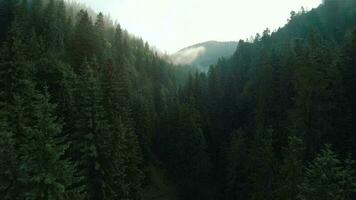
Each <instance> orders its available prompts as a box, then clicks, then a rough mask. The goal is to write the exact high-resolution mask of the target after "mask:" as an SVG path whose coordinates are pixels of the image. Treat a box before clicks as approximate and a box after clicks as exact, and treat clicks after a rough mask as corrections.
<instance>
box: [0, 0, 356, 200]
mask: <svg viewBox="0 0 356 200" xmlns="http://www.w3.org/2000/svg"><path fill="white" fill-rule="evenodd" d="M93 16H94V14H93V12H92V11H87V10H86V9H84V7H83V6H81V5H79V4H75V3H66V2H64V1H62V0H0V45H1V49H0V197H1V199H8V200H10V199H11V200H13V199H19V200H20V199H21V200H22V199H26V200H38V199H48V200H50V199H51V200H72V199H78V200H80V199H83V200H84V199H93V200H102V199H103V200H104V199H105V200H106V199H108V200H111V199H112V200H114V199H115V200H117V199H119V200H139V199H145V200H146V199H147V200H149V199H162V200H163V199H172V200H173V199H183V200H200V199H201V200H209V199H211V200H235V199H243V200H244V199H246V200H249V199H251V200H293V199H295V200H297V199H298V200H319V199H320V200H352V199H356V196H355V195H356V174H355V172H356V171H355V169H356V168H355V163H354V161H353V160H356V135H355V133H356V127H355V124H356V105H355V102H356V98H355V94H356V83H355V76H356V72H355V68H356V1H355V0H337V1H336V0H325V1H324V2H323V4H322V5H320V6H319V7H318V8H317V9H313V10H311V11H305V10H303V9H302V10H301V11H299V12H292V13H291V17H290V19H289V20H288V24H287V25H286V26H285V27H283V28H281V29H279V30H277V31H275V32H272V33H271V32H270V31H269V30H266V31H264V33H263V35H256V37H255V39H254V41H240V42H239V43H238V45H237V50H236V51H235V53H234V54H233V55H232V57H231V58H228V59H220V60H219V61H218V63H216V64H214V65H213V66H211V67H210V70H209V71H208V72H207V73H198V72H197V73H191V74H188V72H187V71H186V70H184V69H182V68H181V67H177V66H174V65H172V64H170V63H168V62H166V61H165V60H164V59H161V58H160V57H159V56H158V55H157V53H155V52H154V51H152V50H151V49H150V47H149V45H148V44H147V43H144V42H143V40H142V39H138V38H135V37H133V36H131V35H130V34H129V33H128V32H127V31H126V30H123V29H122V28H121V27H120V25H119V24H114V23H112V22H111V20H110V19H109V18H107V17H104V16H103V14H101V13H99V14H97V15H96V16H94V17H93Z"/></svg>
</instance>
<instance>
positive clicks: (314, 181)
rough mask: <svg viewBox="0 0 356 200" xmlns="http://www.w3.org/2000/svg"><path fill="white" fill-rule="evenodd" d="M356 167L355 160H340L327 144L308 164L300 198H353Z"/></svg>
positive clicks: (301, 185) (326, 199) (345, 199)
mask: <svg viewBox="0 0 356 200" xmlns="http://www.w3.org/2000/svg"><path fill="white" fill-rule="evenodd" d="M354 169H355V168H354V162H352V161H350V160H346V161H341V160H339V158H338V156H337V155H336V154H335V153H334V152H333V151H332V150H331V149H330V146H329V145H326V146H325V148H324V149H323V150H322V151H321V153H320V154H318V156H317V157H316V158H315V159H314V160H313V162H312V163H310V164H309V165H308V167H307V169H306V172H305V177H304V181H303V182H302V183H301V184H300V188H299V189H300V194H299V196H298V199H301V200H302V199H303V200H304V199H316V200H318V199H323V200H329V199H330V200H331V199H336V200H338V199H340V200H341V199H342V200H348V199H353V197H354V196H352V195H353V194H354V193H355V191H356V185H355V170H354Z"/></svg>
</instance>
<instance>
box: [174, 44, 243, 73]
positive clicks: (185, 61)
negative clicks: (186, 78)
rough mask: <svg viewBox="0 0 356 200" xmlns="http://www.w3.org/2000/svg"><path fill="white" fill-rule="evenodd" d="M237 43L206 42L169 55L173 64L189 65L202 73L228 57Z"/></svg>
mask: <svg viewBox="0 0 356 200" xmlns="http://www.w3.org/2000/svg"><path fill="white" fill-rule="evenodd" d="M236 46H237V42H234V41H229V42H218V41H208V42H203V43H199V44H195V45H192V46H189V47H186V48H184V49H181V50H179V51H178V52H177V53H174V54H173V55H171V60H172V62H173V63H174V64H180V65H191V66H193V67H196V68H198V69H201V70H203V71H206V70H208V68H209V66H210V65H212V64H215V63H216V62H217V61H218V59H219V58H221V57H226V58H227V57H230V56H231V55H232V54H233V53H234V51H235V50H236Z"/></svg>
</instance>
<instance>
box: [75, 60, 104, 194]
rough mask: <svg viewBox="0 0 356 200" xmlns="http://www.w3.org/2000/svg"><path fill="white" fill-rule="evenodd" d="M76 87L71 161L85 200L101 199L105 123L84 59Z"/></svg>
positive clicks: (93, 76) (97, 91)
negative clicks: (80, 179) (72, 156)
mask: <svg viewBox="0 0 356 200" xmlns="http://www.w3.org/2000/svg"><path fill="white" fill-rule="evenodd" d="M83 70H84V71H83V72H82V74H81V75H80V76H79V81H78V85H77V87H76V91H75V94H76V97H75V100H76V102H75V107H76V118H75V120H76V127H75V130H76V133H74V134H73V147H74V148H75V149H74V158H73V159H74V160H75V161H76V162H77V172H78V175H79V176H81V177H82V179H83V180H82V185H83V187H84V190H85V194H84V195H85V198H86V199H104V198H105V196H104V195H105V194H104V189H103V188H104V187H105V180H104V168H105V165H104V162H107V161H108V159H109V158H108V155H107V153H108V151H107V149H105V148H107V144H108V143H110V136H109V135H108V134H109V131H108V124H107V121H106V120H105V115H104V110H103V107H102V98H103V97H102V93H101V91H100V84H99V80H98V77H97V76H96V74H95V72H94V70H93V69H92V67H91V66H90V65H89V64H88V63H87V62H85V63H84V66H83Z"/></svg>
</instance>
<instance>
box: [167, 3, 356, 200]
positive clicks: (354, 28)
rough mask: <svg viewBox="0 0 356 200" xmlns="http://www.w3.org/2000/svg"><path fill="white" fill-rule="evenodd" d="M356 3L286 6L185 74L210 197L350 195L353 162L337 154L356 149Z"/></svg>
mask: <svg viewBox="0 0 356 200" xmlns="http://www.w3.org/2000/svg"><path fill="white" fill-rule="evenodd" d="M355 8H356V2H355V1H353V0H340V1H334V0H329V1H325V2H324V3H323V4H322V5H321V6H320V7H318V8H317V9H313V10H311V11H309V12H306V11H305V10H304V9H302V10H301V11H300V12H298V13H296V12H292V13H291V18H290V19H289V20H288V24H287V25H286V26H285V27H283V28H281V29H279V30H277V31H275V32H273V33H271V32H270V31H269V30H266V31H264V32H263V34H262V35H257V36H256V37H255V38H254V39H253V40H252V41H240V42H239V44H238V46H237V50H236V52H235V53H234V55H233V56H232V57H231V58H229V59H220V61H219V62H218V63H217V64H216V65H214V66H212V67H211V68H210V70H209V72H208V73H207V74H204V73H202V74H199V73H197V74H196V75H193V76H191V78H189V79H188V80H187V83H186V84H185V87H184V88H182V90H181V91H180V93H179V100H180V102H181V104H190V105H191V106H193V107H194V108H195V109H196V111H195V115H199V116H200V122H202V123H200V127H199V128H200V129H202V130H203V136H204V138H205V141H206V143H207V148H206V152H207V153H208V155H209V158H210V161H211V163H212V167H213V170H212V173H211V174H210V176H212V180H214V181H213V182H211V183H210V185H213V187H214V188H216V191H215V192H216V196H213V197H211V199H264V200H265V199H354V198H355V174H354V171H353V169H355V166H354V165H352V164H351V163H350V162H348V161H347V162H346V161H345V162H346V163H345V162H343V161H342V160H348V159H349V157H348V155H349V154H351V155H352V157H351V159H355V158H356V157H355V155H356V151H355V150H356V146H355V144H356V143H355V140H356V136H355V134H354V133H355V131H356V128H355V119H356V115H355V110H356V109H355V102H356V99H355V95H354V94H355V86H356V84H355V75H356V74H355V67H356V62H355V56H356V54H355V37H356V23H355V22H356V13H355ZM182 140H183V138H182ZM176 141H177V140H176ZM162 144H165V145H167V146H170V144H171V142H170V141H168V140H167V142H165V143H162ZM325 144H331V145H332V147H330V146H326V147H325V146H324V145H325ZM182 148H184V147H182ZM331 149H332V150H331ZM162 151H166V150H162ZM334 151H335V152H336V154H338V155H340V156H336V154H335V153H334ZM308 163H310V164H308ZM177 168H178V169H179V168H180V167H177ZM341 180H342V181H341ZM193 199H194V198H193ZM196 199H197V198H196ZM204 199H206V198H204Z"/></svg>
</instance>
